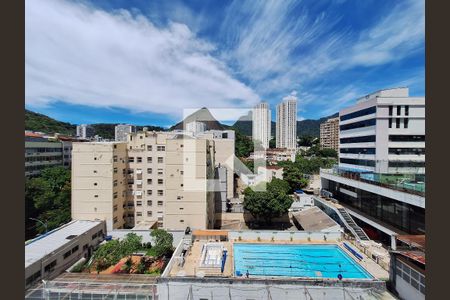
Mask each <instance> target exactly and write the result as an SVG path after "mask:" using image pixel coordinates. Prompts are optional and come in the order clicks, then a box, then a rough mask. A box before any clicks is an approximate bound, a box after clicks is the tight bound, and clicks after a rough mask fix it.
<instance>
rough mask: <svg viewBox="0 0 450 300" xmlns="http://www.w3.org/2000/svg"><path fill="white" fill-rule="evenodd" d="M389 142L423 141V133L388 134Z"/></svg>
mask: <svg viewBox="0 0 450 300" xmlns="http://www.w3.org/2000/svg"><path fill="white" fill-rule="evenodd" d="M389 141H390V142H425V136H424V135H389Z"/></svg>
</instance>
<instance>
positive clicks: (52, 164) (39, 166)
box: [25, 161, 62, 172]
mask: <svg viewBox="0 0 450 300" xmlns="http://www.w3.org/2000/svg"><path fill="white" fill-rule="evenodd" d="M61 164H62V161H55V162H54V163H49V164H45V165H36V166H25V171H26V172H31V171H39V170H42V169H45V168H48V167H52V166H56V165H61Z"/></svg>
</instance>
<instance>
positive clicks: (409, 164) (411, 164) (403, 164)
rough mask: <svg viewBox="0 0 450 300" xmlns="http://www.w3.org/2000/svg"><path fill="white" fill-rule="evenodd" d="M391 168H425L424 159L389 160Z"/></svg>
mask: <svg viewBox="0 0 450 300" xmlns="http://www.w3.org/2000/svg"><path fill="white" fill-rule="evenodd" d="M388 165H389V167H390V168H425V162H424V161H389V164H388Z"/></svg>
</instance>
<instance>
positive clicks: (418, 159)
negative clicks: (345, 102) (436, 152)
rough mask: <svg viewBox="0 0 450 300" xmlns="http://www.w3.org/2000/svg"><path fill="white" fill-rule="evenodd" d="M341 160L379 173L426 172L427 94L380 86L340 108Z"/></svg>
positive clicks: (349, 165) (346, 163) (350, 165)
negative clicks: (378, 88)
mask: <svg viewBox="0 0 450 300" xmlns="http://www.w3.org/2000/svg"><path fill="white" fill-rule="evenodd" d="M339 118H340V125H339V127H340V133H339V138H340V146H339V162H340V165H341V166H343V167H349V168H358V169H363V170H367V171H372V172H376V173H384V174H385V173H390V174H395V173H400V174H405V173H411V174H417V173H421V174H424V173H425V98H424V97H409V90H408V88H393V89H386V90H381V91H378V92H375V93H372V94H369V95H367V96H364V97H362V98H361V99H359V100H358V101H357V103H356V104H355V105H353V106H351V107H349V108H346V109H343V110H341V111H340V112H339Z"/></svg>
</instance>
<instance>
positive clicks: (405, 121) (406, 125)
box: [403, 118, 409, 128]
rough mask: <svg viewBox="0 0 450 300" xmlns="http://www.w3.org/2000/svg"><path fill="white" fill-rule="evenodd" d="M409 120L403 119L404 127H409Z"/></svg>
mask: <svg viewBox="0 0 450 300" xmlns="http://www.w3.org/2000/svg"><path fill="white" fill-rule="evenodd" d="M408 121H409V119H406V118H405V119H403V127H404V128H408Z"/></svg>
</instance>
